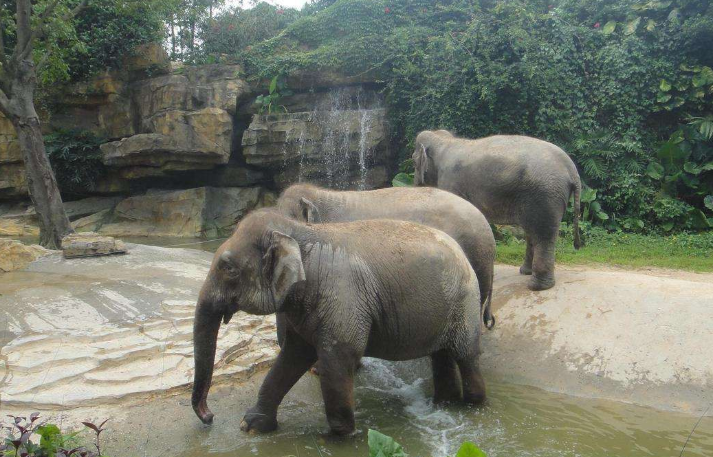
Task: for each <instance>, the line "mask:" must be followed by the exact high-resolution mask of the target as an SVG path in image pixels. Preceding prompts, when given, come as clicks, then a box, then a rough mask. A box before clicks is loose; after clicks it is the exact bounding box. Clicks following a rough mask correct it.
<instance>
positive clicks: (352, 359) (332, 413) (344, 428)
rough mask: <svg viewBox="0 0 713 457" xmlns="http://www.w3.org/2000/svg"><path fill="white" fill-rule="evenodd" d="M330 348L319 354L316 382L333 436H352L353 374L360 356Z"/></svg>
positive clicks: (344, 350) (348, 350)
mask: <svg viewBox="0 0 713 457" xmlns="http://www.w3.org/2000/svg"><path fill="white" fill-rule="evenodd" d="M339 346H340V345H336V346H333V347H332V348H330V350H324V351H320V353H319V376H320V377H319V380H320V383H321V386H322V397H323V399H324V407H325V411H326V414H327V422H328V423H329V428H330V430H331V431H332V433H334V434H336V435H348V434H351V433H354V431H355V423H354V373H355V371H356V368H357V366H358V364H359V359H360V357H359V355H357V354H355V352H354V351H353V350H350V349H349V348H343V347H341V348H340V347H339Z"/></svg>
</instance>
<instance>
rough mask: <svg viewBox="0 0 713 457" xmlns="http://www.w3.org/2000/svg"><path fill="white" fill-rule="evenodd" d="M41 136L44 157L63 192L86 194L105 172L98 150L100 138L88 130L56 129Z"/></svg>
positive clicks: (102, 140) (101, 140)
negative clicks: (48, 161)
mask: <svg viewBox="0 0 713 457" xmlns="http://www.w3.org/2000/svg"><path fill="white" fill-rule="evenodd" d="M44 139H45V148H46V150H47V156H48V157H49V159H50V163H51V164H52V169H53V170H54V173H55V177H56V178H57V184H58V185H59V188H60V190H61V191H62V193H63V194H66V195H79V196H81V195H83V194H86V193H88V192H89V191H91V190H92V189H93V187H94V184H95V183H96V181H97V179H98V178H99V177H100V176H102V175H103V174H104V173H105V172H106V168H105V167H104V164H103V163H102V160H101V159H102V155H101V151H100V150H99V146H100V145H101V144H102V143H103V142H104V139H103V138H100V137H98V136H96V135H94V134H93V133H91V132H88V131H82V130H57V131H55V132H53V133H51V134H49V135H45V137H44Z"/></svg>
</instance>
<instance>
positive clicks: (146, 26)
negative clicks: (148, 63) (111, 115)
mask: <svg viewBox="0 0 713 457" xmlns="http://www.w3.org/2000/svg"><path fill="white" fill-rule="evenodd" d="M167 2H168V0H152V1H144V0H129V1H104V2H96V1H94V2H89V4H88V5H87V7H85V8H84V9H83V10H82V11H81V13H80V14H79V15H78V16H77V17H76V19H75V21H74V22H75V24H74V29H75V31H76V39H77V41H78V43H79V46H77V47H76V48H75V49H74V50H73V52H71V53H69V54H68V55H67V56H66V62H67V65H68V73H69V75H70V76H71V77H72V78H73V79H81V78H86V77H89V76H91V75H93V74H95V73H97V72H99V71H101V70H104V69H106V68H118V67H119V66H120V64H121V59H122V58H123V57H125V56H126V55H128V54H131V52H132V51H133V50H134V49H135V48H136V46H138V45H140V44H143V43H150V42H154V41H160V40H161V39H162V38H163V36H164V24H163V19H164V17H165V16H166V14H167V11H168V9H169V4H168V3H167Z"/></svg>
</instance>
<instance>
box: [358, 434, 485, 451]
mask: <svg viewBox="0 0 713 457" xmlns="http://www.w3.org/2000/svg"><path fill="white" fill-rule="evenodd" d="M367 440H368V443H369V457H408V454H406V452H404V450H403V448H402V447H401V445H400V444H399V443H397V442H396V440H394V439H393V438H392V437H390V436H388V435H384V434H383V433H380V432H377V431H376V430H371V429H369V432H368V435H367ZM455 457H487V455H486V454H485V452H483V451H482V450H481V449H480V448H479V447H478V446H476V445H475V444H473V443H471V442H469V441H466V442H464V443H463V444H462V445H461V447H460V449H459V450H458V452H457V453H456V455H455Z"/></svg>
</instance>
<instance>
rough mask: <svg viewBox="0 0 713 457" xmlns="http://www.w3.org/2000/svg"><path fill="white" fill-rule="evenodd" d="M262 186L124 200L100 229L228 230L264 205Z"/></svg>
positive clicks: (154, 193) (131, 232) (143, 232)
mask: <svg viewBox="0 0 713 457" xmlns="http://www.w3.org/2000/svg"><path fill="white" fill-rule="evenodd" d="M263 193H264V191H263V190H262V189H261V188H260V187H244V188H214V187H199V188H195V189H187V190H178V191H165V190H149V191H148V192H147V193H146V194H145V195H140V196H136V197H130V198H127V199H125V200H123V201H122V202H120V203H119V204H118V205H117V207H116V209H115V211H114V216H113V221H112V222H111V223H109V224H104V225H103V226H102V227H101V228H100V230H99V231H100V233H103V234H107V235H113V236H175V237H199V236H205V237H213V236H216V235H221V234H224V233H228V232H230V231H231V230H232V228H233V227H234V226H235V224H236V223H237V221H238V220H240V218H242V217H243V216H244V215H245V214H246V213H247V212H248V211H250V210H251V209H254V208H256V207H258V206H260V204H261V202H262V198H263Z"/></svg>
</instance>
